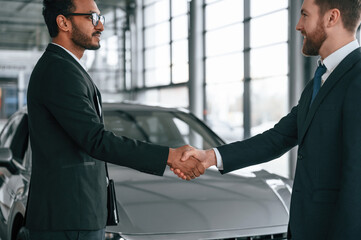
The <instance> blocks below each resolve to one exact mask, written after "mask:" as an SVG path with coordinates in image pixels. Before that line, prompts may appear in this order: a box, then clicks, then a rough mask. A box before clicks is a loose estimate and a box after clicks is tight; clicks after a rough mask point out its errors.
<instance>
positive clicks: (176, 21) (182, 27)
mask: <svg viewBox="0 0 361 240" xmlns="http://www.w3.org/2000/svg"><path fill="white" fill-rule="evenodd" d="M187 37H188V18H187V15H184V16H180V17H176V18H173V19H172V40H173V41H174V40H177V39H185V38H187Z"/></svg>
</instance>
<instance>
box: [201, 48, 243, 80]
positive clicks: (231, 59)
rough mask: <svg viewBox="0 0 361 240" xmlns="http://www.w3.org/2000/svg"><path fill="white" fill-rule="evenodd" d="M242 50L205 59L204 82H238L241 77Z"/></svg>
mask: <svg viewBox="0 0 361 240" xmlns="http://www.w3.org/2000/svg"><path fill="white" fill-rule="evenodd" d="M243 65H244V64H243V52H238V53H234V54H228V55H224V56H221V57H213V58H208V59H206V83H227V82H240V81H241V80H242V79H243V76H244V73H243V69H244V66H243Z"/></svg>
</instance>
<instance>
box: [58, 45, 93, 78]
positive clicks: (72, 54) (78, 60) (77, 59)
mask: <svg viewBox="0 0 361 240" xmlns="http://www.w3.org/2000/svg"><path fill="white" fill-rule="evenodd" d="M51 44H54V45H56V46H58V47H61V48H62V49H64V50H65V51H66V52H67V53H69V55H70V56H72V57H73V58H74V59H75V60H76V61H77V62H78V63H79V64H80V66H82V67H83V68H84V70H85V71H87V70H86V68H85V66H84V65H83V63H82V62H81V61H80V59H79V58H77V57H76V56H75V55H74V53H72V52H70V51H69V50H68V49H66V48H65V47H63V46H61V45H59V44H57V43H53V42H51Z"/></svg>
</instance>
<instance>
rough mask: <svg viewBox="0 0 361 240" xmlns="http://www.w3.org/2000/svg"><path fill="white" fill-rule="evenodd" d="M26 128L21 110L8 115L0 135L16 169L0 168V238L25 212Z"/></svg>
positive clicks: (26, 180) (7, 233) (25, 121)
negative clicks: (9, 151) (8, 117)
mask: <svg viewBox="0 0 361 240" xmlns="http://www.w3.org/2000/svg"><path fill="white" fill-rule="evenodd" d="M28 145H29V130H28V119H27V115H26V114H25V113H21V112H20V113H17V114H15V115H14V116H12V117H11V118H10V119H9V121H8V123H7V124H6V125H5V127H4V129H3V131H2V132H1V134H0V147H1V148H9V149H11V151H12V155H13V160H12V161H13V162H14V164H15V166H16V171H15V172H11V171H9V170H8V169H6V168H3V167H1V168H0V237H1V239H10V235H11V232H12V231H13V227H14V226H15V225H16V224H17V223H15V225H14V222H15V221H20V220H17V219H18V218H19V217H23V216H24V213H25V204H26V199H27V197H26V192H27V189H28V183H29V179H30V155H29V153H28V151H27V150H28Z"/></svg>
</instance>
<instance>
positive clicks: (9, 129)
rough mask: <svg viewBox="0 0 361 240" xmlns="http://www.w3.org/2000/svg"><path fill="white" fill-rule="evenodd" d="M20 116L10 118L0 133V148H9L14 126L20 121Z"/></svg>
mask: <svg viewBox="0 0 361 240" xmlns="http://www.w3.org/2000/svg"><path fill="white" fill-rule="evenodd" d="M21 117H22V115H20V114H17V115H14V116H13V117H11V118H10V119H9V121H8V123H7V124H6V125H5V127H4V129H3V130H2V132H1V136H0V144H1V146H2V147H9V146H10V143H11V141H12V139H13V137H14V134H15V130H16V126H17V125H18V123H19V122H20V121H21Z"/></svg>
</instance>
